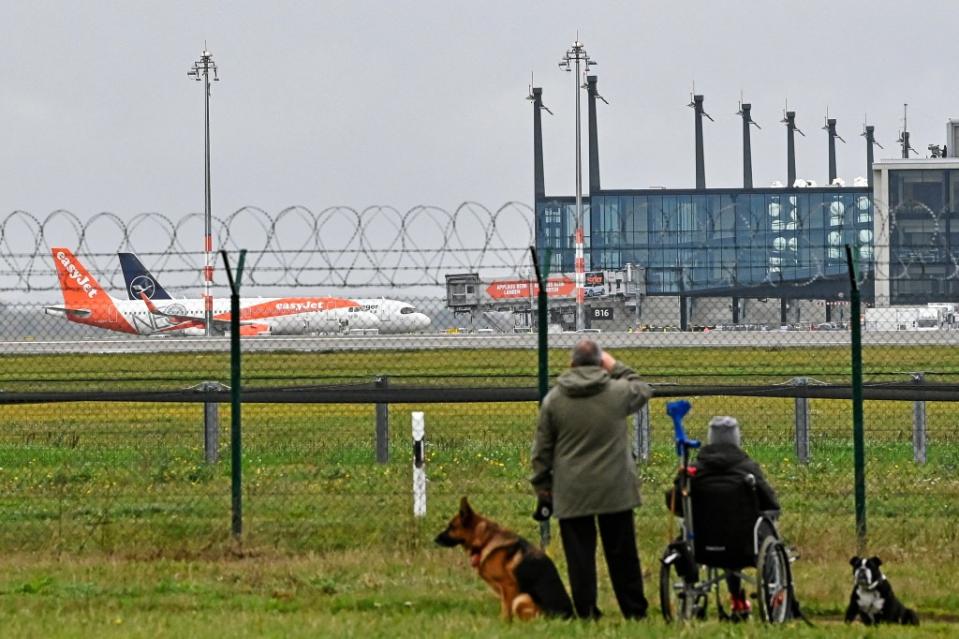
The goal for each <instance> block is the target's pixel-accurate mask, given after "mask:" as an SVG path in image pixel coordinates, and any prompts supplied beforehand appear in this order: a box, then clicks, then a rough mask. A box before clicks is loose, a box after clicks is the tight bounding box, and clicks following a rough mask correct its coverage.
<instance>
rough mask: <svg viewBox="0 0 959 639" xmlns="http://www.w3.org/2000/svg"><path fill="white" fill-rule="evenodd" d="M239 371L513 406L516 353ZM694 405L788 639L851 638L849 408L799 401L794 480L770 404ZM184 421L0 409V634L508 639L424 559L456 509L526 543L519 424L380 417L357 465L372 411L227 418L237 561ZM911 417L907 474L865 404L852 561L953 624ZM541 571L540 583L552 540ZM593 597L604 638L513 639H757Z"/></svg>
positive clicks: (488, 414) (37, 376) (657, 363)
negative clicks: (751, 493)
mask: <svg viewBox="0 0 959 639" xmlns="http://www.w3.org/2000/svg"><path fill="white" fill-rule="evenodd" d="M615 354H616V355H617V356H619V357H620V358H622V359H624V360H626V361H628V362H630V363H632V364H633V365H634V366H635V367H636V368H637V369H638V370H639V371H641V372H642V373H643V374H644V375H645V376H646V377H647V378H649V379H650V380H652V381H663V382H668V381H679V382H683V383H710V384H713V383H719V384H724V383H735V384H741V383H767V382H781V381H784V380H785V379H788V378H789V377H792V376H795V375H807V376H812V377H816V378H817V379H822V380H825V381H846V380H848V352H846V351H844V350H843V349H838V348H820V349H782V348H774V349H747V348H742V349H715V350H710V349H703V350H697V351H691V350H689V349H681V350H680V349H642V350H640V349H632V350H628V349H627V350H622V351H617V352H616V353H615ZM865 359H866V362H867V376H868V377H870V378H873V379H893V378H904V376H901V375H899V374H898V373H897V371H904V370H923V369H925V370H932V369H935V370H936V371H937V372H938V373H941V374H942V375H940V376H939V377H938V379H948V378H949V377H950V376H951V375H953V373H955V372H956V371H959V355H957V354H955V353H953V352H952V351H950V350H946V349H942V348H903V347H889V348H887V347H882V348H870V349H867V351H866V354H865ZM551 361H552V362H553V366H554V371H553V372H554V373H555V372H558V371H559V370H560V369H561V367H562V366H563V363H564V361H565V354H564V353H559V352H554V353H552V358H551ZM244 362H245V369H244V371H245V377H246V380H247V381H246V383H247V384H249V385H266V384H293V383H295V384H305V383H330V382H332V381H337V382H346V381H358V380H363V381H368V380H369V379H370V378H371V377H373V376H374V375H378V374H383V373H388V374H390V375H391V376H394V379H393V383H396V384H400V383H435V384H447V385H473V384H477V383H480V384H489V385H515V384H523V385H532V384H533V383H534V379H533V371H534V370H535V369H534V367H535V353H532V352H528V351H496V352H488V351H485V352H484V351H469V350H467V351H449V352H432V353H399V352H395V353H391V352H372V353H318V354H291V353H281V354H271V355H261V354H249V355H247V356H246V358H245V360H244ZM227 367H228V363H227V356H226V355H190V356H187V357H184V356H182V355H180V356H167V355H149V356H135V355H110V356H95V355H80V356H77V355H71V356H67V355H63V356H35V357H24V356H15V357H7V358H4V360H3V362H2V363H0V387H2V388H3V389H5V390H8V391H13V390H25V389H48V390H49V389H63V388H66V387H68V386H69V388H71V389H74V390H76V389H84V388H85V389H95V388H117V387H118V382H117V381H116V380H118V379H123V382H122V386H123V387H125V388H152V387H157V386H159V387H161V388H182V387H184V386H188V385H192V384H194V383H196V382H197V381H200V380H203V379H217V378H220V379H222V378H225V376H226V371H227V370H228V368H227ZM464 375H467V376H475V377H463V376H464ZM68 380H72V385H68ZM437 392H438V393H441V392H442V391H437ZM693 406H694V408H693V413H692V414H691V416H690V418H689V420H688V424H689V428H690V430H691V433H692V434H693V435H694V436H702V435H703V434H704V430H705V428H704V424H705V422H706V420H707V419H708V417H709V416H711V415H713V414H733V415H736V416H737V417H739V419H740V421H741V422H742V423H743V431H744V444H745V446H746V447H747V449H748V450H749V451H750V453H751V454H752V455H753V456H754V457H755V458H756V459H757V460H758V461H760V462H761V463H762V465H763V466H764V468H765V470H766V472H767V475H768V476H769V478H770V480H771V482H772V483H773V485H774V486H775V487H776V488H777V490H778V492H779V493H780V497H781V501H782V503H783V506H784V509H785V514H784V516H783V521H782V528H783V531H784V533H785V535H786V537H787V539H788V541H789V542H790V543H791V544H792V545H793V546H795V547H796V548H797V549H798V551H799V552H800V554H801V559H800V560H799V561H798V562H797V564H796V574H797V583H798V584H799V586H800V596H801V598H802V600H803V602H804V604H805V605H806V607H807V609H808V610H809V611H810V612H811V613H812V614H813V615H814V616H815V617H816V618H817V619H819V620H821V621H822V625H823V626H824V627H825V628H819V629H815V630H806V629H802V628H795V629H793V630H792V631H790V632H789V633H788V636H810V637H814V636H815V637H818V636H825V634H826V633H827V632H828V633H829V634H830V635H836V636H839V637H844V636H850V637H851V636H863V631H862V629H861V628H858V627H854V628H851V629H847V628H845V627H844V626H842V625H838V626H837V625H835V623H834V620H835V619H836V618H837V617H838V615H841V612H842V608H843V606H844V605H845V599H846V597H848V575H847V572H848V566H847V564H846V560H847V559H848V557H849V556H850V555H852V554H854V552H855V550H856V541H855V538H854V520H853V498H852V479H853V477H852V475H853V472H852V443H851V442H852V438H851V427H850V424H851V413H850V406H849V402H847V401H839V400H810V408H811V429H812V440H811V447H812V459H811V461H810V463H808V464H800V463H798V462H797V460H796V457H795V454H794V451H793V440H792V429H793V425H794V419H793V410H794V400H791V399H774V398H747V397H742V398H739V397H737V398H722V397H703V398H694V399H693ZM413 410H423V411H424V412H425V413H426V421H427V440H428V448H427V453H428V458H427V472H428V475H429V477H430V484H429V512H428V516H427V517H426V518H425V519H424V520H422V521H416V520H414V519H413V518H412V516H411V512H410V511H411V499H410V484H411V472H410V467H411V463H412V459H411V450H410V436H409V429H410V417H409V415H410V412H411V411H413ZM201 411H202V406H201V405H199V404H148V403H124V404H108V403H76V404H53V405H7V406H3V407H0V616H2V617H3V619H4V628H5V630H7V629H10V630H9V632H5V633H4V634H10V635H11V636H30V635H34V636H49V635H59V636H71V635H75V636H89V635H92V634H96V635H104V636H110V635H115V636H140V635H142V636H148V635H149V636H155V635H161V634H165V635H173V634H177V635H183V634H189V635H191V636H205V634H209V635H212V634H214V633H216V634H217V635H218V636H222V635H223V634H226V635H236V636H245V635H255V636H261V635H275V636H296V635H307V634H309V635H311V636H316V635H326V636H351V635H359V634H362V635H364V636H367V635H369V636H414V635H415V636H422V635H423V634H430V635H433V634H435V635H440V636H453V635H457V636H460V635H462V636H512V635H515V636H520V635H521V634H523V636H525V634H524V633H526V632H527V631H526V630H524V629H523V627H522V626H514V627H512V628H507V627H505V626H503V625H501V624H500V622H498V621H497V620H496V618H495V617H496V610H497V604H496V602H495V600H494V599H493V598H492V597H490V596H489V595H488V594H487V593H486V592H485V590H486V589H485V586H482V584H480V583H479V582H478V580H477V579H476V578H475V577H474V576H472V575H471V574H470V572H469V570H468V568H467V567H466V566H465V561H464V559H463V557H462V556H461V555H460V554H458V553H451V552H449V551H445V550H442V549H438V548H435V549H434V548H433V547H432V544H431V539H432V537H433V535H434V534H435V533H436V531H438V530H439V529H441V528H442V526H443V525H444V522H445V520H446V519H447V518H448V517H449V516H450V515H451V514H452V512H453V511H454V510H455V508H456V504H457V501H458V499H459V497H460V496H461V495H464V494H467V495H470V497H471V499H472V501H473V502H474V504H475V505H476V507H477V508H478V509H479V510H480V511H482V512H484V513H487V514H488V515H490V516H491V517H493V518H495V519H497V520H499V521H501V522H503V523H505V524H507V525H509V526H511V527H513V528H515V529H517V530H519V531H520V532H521V533H522V534H524V535H526V536H528V537H531V538H535V536H536V534H537V533H536V529H535V527H534V523H533V522H532V520H531V519H530V518H529V513H530V511H531V509H532V500H531V497H530V493H529V487H528V484H527V481H526V477H527V475H528V473H529V470H528V469H529V447H530V441H531V437H532V431H533V428H534V424H535V416H536V406H535V405H534V404H531V403H523V404H518V403H500V404H457V405H453V404H426V405H421V406H414V405H392V406H391V407H390V421H391V431H390V453H391V459H390V463H388V464H385V465H379V464H376V463H375V458H374V408H373V406H370V405H297V404H286V405H275V404H274V405H265V404H255V405H252V404H251V405H246V406H244V413H243V416H244V451H243V452H244V467H243V468H244V492H243V498H244V511H245V512H244V526H245V528H244V531H245V532H244V538H243V543H242V544H241V545H240V546H237V545H236V544H235V543H234V542H233V540H231V539H230V536H229V525H230V472H229V464H228V459H229V448H228V442H229V415H230V412H229V406H226V405H224V406H221V424H222V425H221V430H220V443H221V446H220V456H221V459H222V460H223V461H222V462H220V463H218V464H215V465H212V466H211V465H207V464H204V463H203V462H202V456H203V450H202V414H201ZM927 411H928V438H929V459H928V462H927V463H926V464H925V465H917V464H915V463H914V462H913V460H912V448H911V437H912V435H911V420H912V404H911V403H910V402H879V401H872V402H867V403H866V442H867V499H868V516H869V520H868V524H869V544H868V551H869V552H870V553H877V554H880V555H882V556H883V558H884V560H885V561H886V564H887V566H888V567H889V569H890V572H891V575H892V576H893V578H894V583H895V584H896V587H897V589H898V591H899V592H900V594H901V595H902V597H903V598H904V599H905V600H906V601H907V603H910V604H911V605H914V606H916V607H917V608H918V609H919V610H920V613H925V614H927V615H932V616H938V617H939V618H941V619H943V620H944V621H951V620H952V619H953V618H954V615H956V614H957V613H959V599H957V596H956V595H955V594H954V587H953V585H952V581H953V579H952V577H953V576H954V575H955V574H956V573H957V569H959V539H957V537H959V532H957V530H959V526H957V525H956V522H957V521H959V445H957V438H959V435H957V434H956V430H955V425H956V424H957V423H959V406H957V405H956V404H953V403H930V404H929V405H928V407H927ZM650 415H651V418H652V431H653V449H652V455H651V458H650V460H649V461H648V462H647V463H644V464H641V465H640V467H639V469H640V473H641V475H642V479H643V496H644V500H645V504H644V506H643V507H642V508H640V509H639V510H638V511H637V530H638V538H639V542H640V547H641V550H642V554H643V558H644V562H645V563H644V567H645V570H646V572H647V577H648V579H650V581H648V586H647V587H648V590H649V592H650V593H655V581H654V580H653V577H654V572H653V571H654V570H655V567H656V559H657V557H658V556H659V554H660V553H661V552H662V549H663V547H664V545H665V541H666V539H667V538H668V537H669V534H670V533H669V531H670V528H671V526H674V525H675V524H674V522H672V521H671V520H670V518H668V517H667V515H666V511H665V506H664V504H663V497H662V493H663V490H665V488H666V487H667V486H668V485H669V482H670V479H671V476H672V474H673V472H674V468H675V463H676V462H675V457H674V454H673V452H672V450H671V444H670V438H671V424H670V423H669V422H668V420H667V418H666V416H665V414H664V400H654V401H653V403H652V405H651V410H650ZM554 532H555V531H554ZM551 552H552V554H553V555H554V556H557V557H559V559H560V564H561V568H563V566H562V559H561V555H562V553H561V549H560V548H559V545H558V542H556V541H554V542H553V544H552V548H551ZM237 554H239V555H242V558H237V557H236V556H235V555H237ZM602 587H603V589H604V590H603V595H602V596H603V598H604V599H603V607H604V609H605V610H606V611H607V612H608V613H611V614H609V615H608V618H607V619H606V620H604V621H603V622H602V623H600V624H599V625H597V626H584V625H577V624H573V625H568V624H548V627H544V628H541V629H540V630H537V632H539V631H542V632H547V633H549V634H551V635H553V634H555V635H560V636H620V635H626V634H629V635H631V636H632V635H634V634H639V635H640V636H677V635H678V636H692V635H693V634H694V633H695V634H696V636H699V634H701V633H702V632H705V633H706V634H707V635H713V634H716V635H722V636H731V637H740V636H756V635H757V634H758V632H759V631H757V630H755V629H753V630H749V629H741V628H731V627H725V626H723V627H720V626H716V625H707V626H696V627H695V628H696V629H695V630H689V631H686V632H685V633H678V632H677V631H676V630H675V629H673V628H667V627H665V626H663V625H662V624H661V623H658V622H652V623H648V624H644V625H642V626H641V627H640V628H641V629H639V630H637V628H636V627H634V626H632V625H628V624H622V623H621V622H619V621H617V620H616V619H615V617H616V615H615V614H612V613H614V612H615V603H614V602H613V600H612V599H611V595H610V593H609V592H608V585H604V586H602ZM651 599H654V598H651ZM41 612H42V614H41ZM118 620H119V622H118ZM432 629H436V631H435V632H430V630H432ZM950 631H951V628H950V627H949V626H948V625H943V624H940V626H935V625H933V626H927V627H924V628H923V633H922V636H927V635H926V633H932V634H931V635H930V636H948V635H949V634H950ZM643 633H646V634H643ZM880 634H882V631H880V633H878V634H876V636H879V635H880ZM887 634H888V636H901V635H898V634H896V633H888V632H887ZM869 636H873V635H872V634H869ZM913 636H920V635H919V634H915V633H913Z"/></svg>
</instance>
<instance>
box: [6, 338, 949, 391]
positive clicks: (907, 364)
mask: <svg viewBox="0 0 959 639" xmlns="http://www.w3.org/2000/svg"><path fill="white" fill-rule="evenodd" d="M615 354H616V356H617V357H619V358H620V359H622V360H624V361H626V362H629V363H630V364H632V365H633V366H634V367H635V368H636V369H637V371H639V372H640V373H641V374H643V375H644V376H645V377H646V378H648V379H649V380H650V381H653V382H681V383H689V384H692V383H698V384H733V383H739V384H742V383H756V384H759V383H770V382H772V383H777V382H783V381H786V380H788V379H789V378H791V377H795V376H809V377H813V378H816V379H819V380H821V381H830V382H842V383H848V381H849V375H850V368H849V366H850V364H849V362H850V359H849V350H848V349H847V348H841V347H804V348H790V347H789V346H788V334H787V336H786V337H784V345H783V346H773V347H764V348H750V347H736V348H702V349H690V348H671V347H669V346H668V343H667V345H665V346H663V347H655V348H621V349H616V351H615ZM105 362H106V364H105ZM567 362H568V354H567V352H566V351H565V350H559V349H553V350H551V351H550V374H551V375H557V374H558V373H560V372H561V371H562V370H563V368H564V367H565V366H566V365H567ZM863 365H864V370H865V374H866V379H867V380H868V379H875V380H885V381H888V380H890V379H898V380H900V381H905V380H907V379H908V377H907V376H906V374H905V372H906V371H927V372H931V373H933V375H932V376H930V380H932V381H946V380H949V381H955V380H956V379H959V352H956V350H955V349H949V348H943V347H941V346H910V345H897V346H869V347H866V348H865V349H864V351H863ZM536 366H537V359H536V352H535V350H525V349H503V350H493V351H490V350H483V349H461V350H440V351H387V350H384V351H324V352H318V353H300V352H278V353H246V354H244V357H243V379H244V384H245V385H248V386H278V385H279V386H282V385H298V384H308V383H316V384H321V383H327V384H329V383H341V382H356V381H363V382H369V381H371V380H372V379H373V378H374V377H376V376H378V375H383V374H386V375H389V376H390V378H391V380H392V382H393V383H394V384H434V385H440V386H443V385H449V386H476V385H479V386H515V385H526V386H534V385H535V383H536ZM229 370H230V363H229V353H193V354H184V353H172V354H171V353H144V354H123V353H120V354H111V355H109V356H105V355H99V354H95V353H89V354H63V355H6V356H4V359H3V365H2V366H0V388H2V389H4V390H7V391H15V390H20V391H25V390H30V391H33V390H65V389H70V390H83V389H109V390H116V389H119V388H124V389H157V388H162V389H170V388H184V387H186V386H190V385H193V384H196V383H198V382H201V381H204V380H212V379H220V380H222V381H227V380H228V378H229Z"/></svg>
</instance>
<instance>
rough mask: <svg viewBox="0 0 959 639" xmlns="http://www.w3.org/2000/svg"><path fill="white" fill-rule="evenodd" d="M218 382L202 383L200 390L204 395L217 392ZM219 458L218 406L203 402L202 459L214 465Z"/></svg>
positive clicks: (215, 403) (214, 403) (217, 404)
mask: <svg viewBox="0 0 959 639" xmlns="http://www.w3.org/2000/svg"><path fill="white" fill-rule="evenodd" d="M221 388H222V386H221V385H220V382H209V381H208V382H203V383H202V384H200V390H202V391H203V392H205V393H208V392H211V391H218V390H220V389H221ZM219 457H220V404H219V403H217V402H203V459H204V461H206V463H208V464H215V463H216V462H217V460H218V459H219Z"/></svg>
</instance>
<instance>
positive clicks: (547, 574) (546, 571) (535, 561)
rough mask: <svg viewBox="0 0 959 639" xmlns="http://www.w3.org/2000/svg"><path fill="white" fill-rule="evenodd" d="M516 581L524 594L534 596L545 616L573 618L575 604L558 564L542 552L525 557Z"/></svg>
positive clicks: (517, 567) (517, 572)
mask: <svg viewBox="0 0 959 639" xmlns="http://www.w3.org/2000/svg"><path fill="white" fill-rule="evenodd" d="M516 581H517V582H518V583H519V587H520V590H521V591H522V592H528V593H530V595H532V598H533V601H534V602H535V603H536V604H537V605H538V606H539V607H540V608H541V609H542V611H543V613H544V614H545V615H547V616H550V617H562V618H563V619H569V618H570V617H572V616H573V602H572V600H571V599H570V598H569V594H567V592H566V587H565V586H564V585H563V580H562V578H560V576H559V571H558V570H557V569H556V564H554V563H553V561H552V560H551V559H550V558H549V557H547V556H546V555H545V554H543V553H542V552H530V553H528V554H527V555H526V556H524V557H523V560H522V561H520V563H519V565H517V566H516Z"/></svg>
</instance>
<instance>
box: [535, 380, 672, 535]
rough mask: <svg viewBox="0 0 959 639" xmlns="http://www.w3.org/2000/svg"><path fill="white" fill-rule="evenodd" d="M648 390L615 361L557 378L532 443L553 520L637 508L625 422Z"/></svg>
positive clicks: (538, 476)
mask: <svg viewBox="0 0 959 639" xmlns="http://www.w3.org/2000/svg"><path fill="white" fill-rule="evenodd" d="M652 394H653V392H652V389H651V388H650V386H649V385H648V384H646V383H645V382H643V381H642V380H640V379H639V376H638V375H636V373H634V372H633V371H632V369H630V368H628V367H626V366H625V365H623V364H622V363H620V362H616V364H615V366H614V367H613V370H612V373H607V372H606V370H605V369H603V368H601V367H599V366H577V367H574V368H571V369H569V370H568V371H566V372H564V373H563V374H562V375H560V376H559V379H558V380H557V382H556V386H554V387H553V389H552V390H550V392H549V393H548V394H547V395H546V398H545V399H544V400H543V405H542V406H541V407H540V413H539V424H538V426H537V429H536V437H535V439H534V440H533V454H532V465H533V476H532V477H531V478H530V482H531V483H532V484H533V489H534V490H535V491H536V493H537V494H538V495H548V494H551V495H552V500H553V512H554V514H555V515H556V517H557V518H559V519H565V518H569V517H581V516H585V515H599V514H604V513H614V512H622V511H624V510H629V509H631V508H635V507H636V506H638V505H639V503H640V496H639V479H638V478H637V476H636V467H635V462H634V460H633V457H632V447H631V445H630V441H629V434H628V433H629V430H628V428H627V421H626V417H627V416H629V415H632V414H633V413H635V412H636V411H637V410H639V408H640V407H641V406H642V405H643V404H645V403H646V402H647V400H648V399H649V398H650V397H651V396H652Z"/></svg>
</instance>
